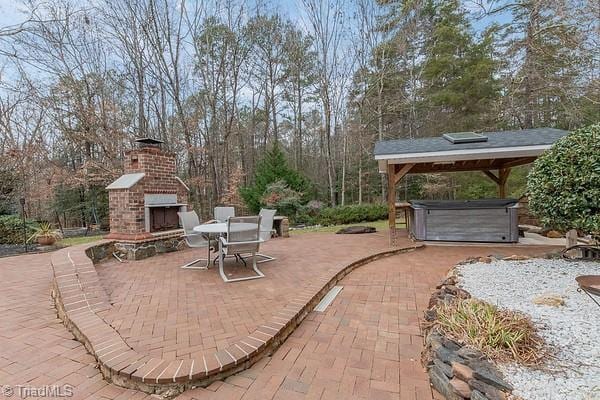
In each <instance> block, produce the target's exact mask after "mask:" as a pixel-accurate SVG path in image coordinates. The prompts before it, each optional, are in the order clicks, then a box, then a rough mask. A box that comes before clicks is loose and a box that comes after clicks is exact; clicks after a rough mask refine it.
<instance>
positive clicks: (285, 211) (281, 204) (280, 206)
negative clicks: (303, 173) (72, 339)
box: [261, 180, 302, 219]
mask: <svg viewBox="0 0 600 400" xmlns="http://www.w3.org/2000/svg"><path fill="white" fill-rule="evenodd" d="M301 199H302V193H300V192H296V191H295V190H293V189H291V188H290V187H289V186H288V185H287V184H286V183H285V181H283V180H279V181H277V182H273V183H271V184H269V185H268V186H267V188H266V189H265V192H264V194H263V197H262V199H261V205H264V206H265V207H267V208H273V209H276V210H277V213H278V214H279V215H287V216H289V217H291V218H292V219H293V217H294V216H295V215H296V213H297V212H298V210H299V209H300V207H301V206H302V204H301Z"/></svg>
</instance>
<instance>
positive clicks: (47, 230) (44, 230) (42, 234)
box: [29, 222, 59, 246]
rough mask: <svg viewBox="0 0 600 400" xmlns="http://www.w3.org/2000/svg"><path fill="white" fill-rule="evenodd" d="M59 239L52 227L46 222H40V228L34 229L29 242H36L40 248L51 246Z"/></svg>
mask: <svg viewBox="0 0 600 400" xmlns="http://www.w3.org/2000/svg"><path fill="white" fill-rule="evenodd" d="M58 238H59V234H58V233H57V232H56V231H55V230H54V229H52V225H50V223H48V222H42V223H41V224H40V226H38V227H37V228H36V229H35V232H34V234H33V235H31V237H30V238H29V240H30V241H31V240H33V239H35V240H37V242H38V244H39V245H40V246H51V245H53V244H54V242H56V239H58Z"/></svg>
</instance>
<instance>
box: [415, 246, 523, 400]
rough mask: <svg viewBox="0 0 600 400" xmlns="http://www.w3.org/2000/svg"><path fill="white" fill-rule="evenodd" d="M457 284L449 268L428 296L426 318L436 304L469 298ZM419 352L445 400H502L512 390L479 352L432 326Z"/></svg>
mask: <svg viewBox="0 0 600 400" xmlns="http://www.w3.org/2000/svg"><path fill="white" fill-rule="evenodd" d="M511 257H515V258H516V257H519V256H511ZM504 259H511V258H510V257H507V258H504ZM491 260H492V259H491V258H490V257H476V258H470V259H468V260H467V261H465V262H466V263H470V262H486V263H489V262H491ZM465 262H463V263H465ZM456 284H457V278H456V276H454V275H453V271H451V272H450V274H449V277H448V278H446V279H445V280H444V281H443V282H442V283H441V284H439V285H438V286H437V287H436V291H435V292H434V293H433V294H432V295H431V299H430V300H429V309H428V310H427V311H426V312H425V320H426V321H428V322H432V321H434V320H435V319H436V318H437V313H436V307H437V306H438V305H440V304H447V303H450V302H453V301H456V300H458V299H467V298H470V297H471V295H470V294H469V293H468V292H467V291H466V290H463V289H461V288H459V287H457V286H456ZM422 355H423V357H422V360H423V364H424V365H425V366H426V368H427V372H428V374H429V380H430V381H431V384H432V386H433V387H434V389H436V390H437V391H438V392H439V393H440V394H441V395H442V396H444V398H446V399H448V400H463V399H472V400H505V399H507V398H508V396H509V395H510V393H511V392H512V386H511V385H510V384H509V383H508V382H506V381H505V380H504V377H503V376H502V373H501V372H500V371H499V370H498V369H497V368H496V366H495V365H494V364H492V363H491V362H490V361H488V360H487V358H486V357H485V356H484V355H483V353H482V352H481V351H479V350H476V349H473V348H470V347H468V346H463V345H462V344H460V343H457V342H456V341H454V340H452V339H450V338H448V337H446V336H444V335H443V334H441V333H440V332H438V331H436V330H435V329H430V328H426V330H425V349H424V350H423V353H422Z"/></svg>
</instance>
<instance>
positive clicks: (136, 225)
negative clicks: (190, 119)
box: [106, 138, 189, 259]
mask: <svg viewBox="0 0 600 400" xmlns="http://www.w3.org/2000/svg"><path fill="white" fill-rule="evenodd" d="M136 142H137V144H138V148H136V149H134V150H130V151H129V152H127V153H126V159H125V174H124V175H122V176H121V177H120V178H119V179H117V180H116V181H114V182H113V183H111V184H110V185H108V186H107V187H106V189H107V190H108V192H109V197H108V199H109V213H110V233H109V234H108V235H107V236H106V238H107V239H114V240H116V241H117V243H116V248H117V249H120V253H121V255H122V256H124V257H126V258H128V259H141V258H145V257H149V256H152V255H154V254H155V253H157V252H164V251H170V250H174V248H172V247H173V246H176V245H177V244H178V243H179V238H180V237H181V234H182V230H181V229H179V219H178V217H177V212H178V211H185V210H186V209H187V195H188V191H189V189H188V187H187V186H186V185H185V184H184V183H183V181H181V179H179V178H178V177H177V176H176V175H175V173H176V168H175V156H174V155H173V154H171V153H167V152H165V151H162V149H161V147H160V146H161V143H162V142H161V141H159V140H155V139H149V138H142V139H138V140H136Z"/></svg>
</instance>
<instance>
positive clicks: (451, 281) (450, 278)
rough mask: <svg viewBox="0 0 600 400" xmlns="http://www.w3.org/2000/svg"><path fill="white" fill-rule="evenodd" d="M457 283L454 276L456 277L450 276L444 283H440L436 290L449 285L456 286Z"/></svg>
mask: <svg viewBox="0 0 600 400" xmlns="http://www.w3.org/2000/svg"><path fill="white" fill-rule="evenodd" d="M456 282H457V280H456V276H454V275H453V276H449V277H448V278H446V279H444V280H443V281H442V283H440V284H439V285H437V286H436V287H435V288H436V289H441V288H442V287H444V286H447V285H456Z"/></svg>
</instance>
